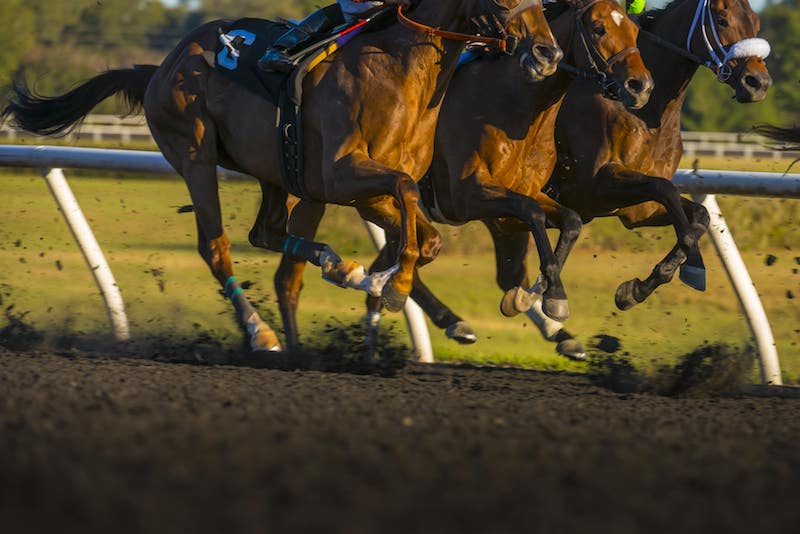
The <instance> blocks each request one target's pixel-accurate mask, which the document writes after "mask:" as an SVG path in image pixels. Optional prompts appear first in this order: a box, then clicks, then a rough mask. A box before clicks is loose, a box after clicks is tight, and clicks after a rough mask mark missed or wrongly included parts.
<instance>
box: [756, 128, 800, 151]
mask: <svg viewBox="0 0 800 534" xmlns="http://www.w3.org/2000/svg"><path fill="white" fill-rule="evenodd" d="M753 129H754V130H755V131H756V133H759V134H761V135H763V136H764V137H767V138H769V139H771V140H773V141H776V142H778V143H784V144H785V145H788V144H790V143H795V145H794V146H782V147H780V148H778V150H800V128H780V127H778V126H772V125H771V124H761V125H759V126H756V127H755V128H753Z"/></svg>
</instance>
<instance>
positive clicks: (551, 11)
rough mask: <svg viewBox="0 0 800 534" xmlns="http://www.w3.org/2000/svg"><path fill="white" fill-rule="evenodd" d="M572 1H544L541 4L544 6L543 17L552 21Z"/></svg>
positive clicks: (568, 6) (565, 9) (567, 7)
mask: <svg viewBox="0 0 800 534" xmlns="http://www.w3.org/2000/svg"><path fill="white" fill-rule="evenodd" d="M572 3H574V2H569V1H567V0H552V1H550V2H544V3H543V4H542V6H543V7H544V17H545V19H547V22H553V21H554V20H555V19H557V18H558V17H560V16H561V15H562V14H563V13H564V12H565V11H567V10H568V9H569V8H570V6H571V5H572Z"/></svg>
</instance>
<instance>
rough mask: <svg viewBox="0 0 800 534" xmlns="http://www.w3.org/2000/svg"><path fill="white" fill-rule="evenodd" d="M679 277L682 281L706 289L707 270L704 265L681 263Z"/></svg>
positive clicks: (693, 286) (697, 288)
mask: <svg viewBox="0 0 800 534" xmlns="http://www.w3.org/2000/svg"><path fill="white" fill-rule="evenodd" d="M678 278H679V279H680V281H681V282H683V283H684V284H686V285H687V286H689V287H691V288H692V289H696V290H698V291H705V290H706V270H705V269H704V268H703V267H695V266H694V265H687V264H685V263H684V264H683V265H681V269H680V273H679V274H678Z"/></svg>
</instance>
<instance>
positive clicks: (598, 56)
mask: <svg viewBox="0 0 800 534" xmlns="http://www.w3.org/2000/svg"><path fill="white" fill-rule="evenodd" d="M568 3H570V4H571V5H572V6H573V10H574V13H575V35H574V36H573V39H572V42H573V45H572V46H573V49H575V48H574V47H577V49H576V51H575V53H574V56H575V62H576V63H577V65H576V66H577V67H579V68H582V69H589V70H590V71H595V72H596V73H597V75H598V76H599V77H600V81H601V84H603V89H604V91H603V92H604V95H606V96H611V97H613V98H616V99H619V100H620V101H622V103H623V104H624V105H625V106H626V107H628V108H631V109H639V108H641V107H643V106H644V105H645V104H647V102H648V100H649V99H650V93H651V92H652V91H653V87H654V83H653V77H652V76H651V75H650V71H649V70H648V69H647V67H645V65H644V62H643V61H642V56H641V55H640V53H639V49H638V48H636V40H637V38H638V36H639V27H638V26H637V25H636V24H635V23H634V22H633V21H632V20H631V19H630V18H628V16H627V15H626V14H625V11H624V9H622V8H621V7H620V6H619V4H617V3H616V2H615V1H613V0H569V2H568Z"/></svg>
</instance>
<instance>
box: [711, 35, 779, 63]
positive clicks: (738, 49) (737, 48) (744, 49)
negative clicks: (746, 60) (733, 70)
mask: <svg viewBox="0 0 800 534" xmlns="http://www.w3.org/2000/svg"><path fill="white" fill-rule="evenodd" d="M771 50H772V49H771V48H770V46H769V43H768V42H767V40H766V39H761V38H760V37H753V38H751V39H743V40H741V41H739V42H738V43H736V44H734V45H733V46H731V47H730V49H729V50H728V53H727V54H725V59H723V60H722V62H723V63H727V62H728V60H731V59H737V58H742V57H758V58H761V59H765V58H766V57H767V56H768V55H769V53H770V51H771Z"/></svg>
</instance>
